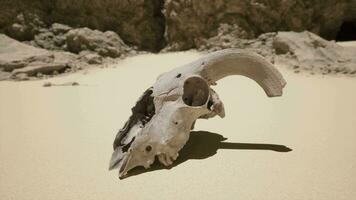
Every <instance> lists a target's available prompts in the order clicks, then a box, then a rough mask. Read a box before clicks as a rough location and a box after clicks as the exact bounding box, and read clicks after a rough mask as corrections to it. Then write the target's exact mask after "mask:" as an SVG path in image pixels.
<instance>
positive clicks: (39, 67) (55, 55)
mask: <svg viewBox="0 0 356 200" xmlns="http://www.w3.org/2000/svg"><path fill="white" fill-rule="evenodd" d="M77 57H78V56H77V55H75V54H72V53H69V52H50V51H48V50H45V49H40V48H36V47H33V46H30V45H26V44H24V43H21V42H18V41H16V40H14V39H12V38H9V37H7V36H5V35H3V34H0V79H4V77H7V78H8V77H10V76H9V75H11V77H12V78H14V79H19V80H27V79H28V78H27V77H28V76H36V75H37V74H53V73H58V72H59V73H61V72H64V71H65V70H66V69H68V68H72V67H73V66H75V64H76V62H78V58H77ZM1 77H2V78H1Z"/></svg>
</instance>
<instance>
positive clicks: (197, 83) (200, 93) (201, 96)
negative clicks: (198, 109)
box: [183, 77, 209, 106]
mask: <svg viewBox="0 0 356 200" xmlns="http://www.w3.org/2000/svg"><path fill="white" fill-rule="evenodd" d="M183 90H184V92H183V101H184V103H185V104H187V105H188V106H202V105H205V104H206V102H207V101H208V99H209V86H208V84H207V83H206V82H205V81H204V80H203V79H202V78H200V77H190V78H188V79H186V80H185V82H184V88H183Z"/></svg>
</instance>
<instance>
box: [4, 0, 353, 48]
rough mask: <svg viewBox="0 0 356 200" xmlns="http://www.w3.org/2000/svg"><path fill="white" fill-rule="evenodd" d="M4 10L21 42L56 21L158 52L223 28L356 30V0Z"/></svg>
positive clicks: (71, 3)
mask: <svg viewBox="0 0 356 200" xmlns="http://www.w3.org/2000/svg"><path fill="white" fill-rule="evenodd" d="M0 12H1V15H0V30H1V32H5V33H6V34H7V35H9V36H11V37H13V38H16V39H19V40H33V39H34V37H35V35H36V34H38V33H39V32H41V29H43V28H48V27H50V26H51V24H53V23H55V22H57V23H62V24H66V25H69V26H72V27H74V28H78V27H88V28H91V29H98V30H100V31H103V32H105V31H113V32H116V33H118V35H119V36H120V38H121V39H122V40H123V41H124V42H125V43H126V44H127V45H129V46H137V47H138V49H141V50H148V51H153V52H157V51H159V50H161V49H162V48H164V47H166V46H167V48H166V49H167V50H184V49H189V48H199V47H200V46H202V45H205V44H206V40H208V39H209V38H212V37H216V36H217V34H218V33H219V31H221V29H230V31H232V32H234V36H235V37H238V38H245V39H250V38H256V37H258V36H259V35H260V34H262V33H266V32H274V31H281V30H283V31H303V30H309V31H311V32H313V33H316V34H318V35H321V36H322V37H324V38H326V39H336V38H337V37H338V33H339V32H340V29H341V28H344V29H345V30H349V31H354V30H352V29H356V0H323V1H320V0H239V1H235V0H103V1H98V0H0ZM350 29H351V30H350ZM355 34H356V31H355Z"/></svg>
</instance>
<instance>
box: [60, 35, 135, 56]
mask: <svg viewBox="0 0 356 200" xmlns="http://www.w3.org/2000/svg"><path fill="white" fill-rule="evenodd" d="M66 43H67V49H68V50H69V51H71V52H73V53H80V52H81V51H88V50H89V51H94V52H97V53H98V54H99V55H101V56H105V57H112V58H117V57H120V56H121V55H122V54H124V53H126V52H128V51H129V48H128V47H127V46H126V44H125V43H124V42H123V41H122V40H121V38H120V37H119V36H118V35H117V34H116V33H114V32H112V31H106V32H105V33H103V32H100V31H98V30H91V29H88V28H79V29H73V30H71V31H69V32H68V33H67V34H66Z"/></svg>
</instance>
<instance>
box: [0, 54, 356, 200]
mask: <svg viewBox="0 0 356 200" xmlns="http://www.w3.org/2000/svg"><path fill="white" fill-rule="evenodd" d="M200 56H201V54H200V53H197V52H194V51H191V52H181V53H169V54H158V55H155V54H146V55H139V56H135V57H130V58H127V59H125V60H122V61H120V62H119V63H118V64H116V65H114V66H109V67H108V68H104V69H91V70H88V71H87V72H85V73H84V72H83V71H81V72H78V73H74V74H71V75H68V76H61V77H55V78H51V79H47V80H38V81H27V82H13V81H3V82H0V160H1V164H0V199H1V200H11V199H16V200H22V199H24V200H25V199H26V200H39V199H43V200H45V199H48V200H49V199H56V200H66V199H68V200H69V199H78V200H79V199H85V200H98V199H107V200H110V199H113V200H114V199H115V200H118V199H120V200H121V199H122V200H124V199H130V200H131V199H132V200H133V199H204V200H208V199H264V200H267V199H271V200H277V199H281V200H282V199H283V200H284V199H289V200H291V199H295V200H300V199H323V200H334V199H338V200H342V199H345V200H351V199H354V198H355V196H356V105H355V102H356V79H355V78H349V77H345V76H322V75H307V74H295V73H293V72H292V71H289V70H286V69H283V68H279V70H280V71H281V72H282V74H283V76H284V77H285V79H286V80H287V86H286V88H285V90H284V95H283V96H282V97H279V98H267V97H266V96H265V94H264V92H263V91H262V89H261V88H260V87H259V86H258V85H257V84H256V83H254V82H253V81H252V80H249V79H247V78H244V77H240V76H231V77H228V78H226V79H223V80H221V81H219V82H218V85H217V86H215V87H214V89H215V90H216V91H217V92H218V93H219V95H220V97H221V99H222V101H223V102H224V104H225V110H226V117H225V118H224V119H220V118H214V119H210V120H200V121H198V122H197V124H196V126H195V131H194V132H193V133H192V138H191V141H190V143H189V144H188V146H187V148H185V149H183V150H184V152H183V153H182V154H181V157H180V158H179V159H180V160H179V161H178V164H176V166H174V167H172V168H171V169H162V168H160V167H156V168H154V170H150V171H146V172H143V171H138V172H137V173H136V174H135V175H133V176H131V177H129V178H126V179H123V180H119V179H118V175H117V173H118V172H117V171H115V170H114V171H110V172H109V171H108V164H109V160H110V156H111V153H112V142H113V140H114V137H115V135H116V133H117V131H118V130H119V129H120V128H121V127H122V126H123V124H124V123H125V121H126V120H127V118H128V117H129V116H130V113H131V110H130V109H131V107H132V106H133V105H134V103H135V102H136V100H137V99H138V97H139V96H140V95H141V93H142V92H143V91H144V90H145V89H146V88H148V87H149V86H150V85H151V84H152V83H154V81H155V79H156V77H157V76H158V75H159V74H160V73H162V72H165V71H168V70H170V69H172V68H174V67H177V66H180V65H182V64H185V63H188V62H190V61H193V60H195V59H197V58H199V57H200ZM48 81H50V82H52V83H57V84H61V83H66V82H71V81H75V82H78V83H79V84H80V85H79V86H58V87H42V85H43V84H44V83H45V82H48ZM224 138H226V140H224V141H222V140H223V139H224Z"/></svg>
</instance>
